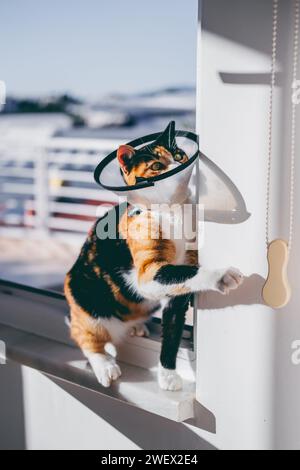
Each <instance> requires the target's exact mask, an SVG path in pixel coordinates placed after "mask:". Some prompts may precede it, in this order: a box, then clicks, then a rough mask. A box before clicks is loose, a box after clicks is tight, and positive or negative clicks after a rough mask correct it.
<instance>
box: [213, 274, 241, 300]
mask: <svg viewBox="0 0 300 470" xmlns="http://www.w3.org/2000/svg"><path fill="white" fill-rule="evenodd" d="M243 281H244V276H243V274H242V273H241V272H240V271H239V270H238V269H236V268H229V269H228V270H227V271H226V272H225V273H223V275H222V277H221V278H220V279H219V281H218V283H217V289H218V291H219V292H221V293H222V294H224V295H226V294H229V292H230V291H231V290H234V289H237V288H238V287H239V286H240V285H241V284H242V283H243Z"/></svg>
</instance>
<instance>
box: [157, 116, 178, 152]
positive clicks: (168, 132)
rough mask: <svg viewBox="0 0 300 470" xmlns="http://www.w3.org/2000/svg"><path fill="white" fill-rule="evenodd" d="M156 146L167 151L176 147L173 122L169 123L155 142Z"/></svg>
mask: <svg viewBox="0 0 300 470" xmlns="http://www.w3.org/2000/svg"><path fill="white" fill-rule="evenodd" d="M155 143H156V145H163V146H164V147H166V148H168V149H172V148H174V147H176V132H175V121H171V122H170V123H169V124H168V126H167V127H166V129H165V130H164V132H163V133H162V134H161V135H160V136H159V137H158V139H157V140H156V142H155Z"/></svg>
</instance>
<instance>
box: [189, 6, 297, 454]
mask: <svg viewBox="0 0 300 470" xmlns="http://www.w3.org/2000/svg"><path fill="white" fill-rule="evenodd" d="M200 3H202V13H201V18H200V23H201V28H200V31H199V51H198V59H199V64H198V65H199V75H198V87H199V96H198V129H199V133H200V142H201V149H202V151H203V152H204V153H205V154H206V155H208V156H209V157H210V158H212V159H213V160H214V162H216V163H217V164H218V165H219V166H220V167H221V168H222V169H223V170H224V171H225V172H226V173H227V174H228V175H229V176H230V177H231V178H232V180H233V181H234V182H235V183H236V185H237V186H238V188H239V189H240V191H241V192H242V194H243V197H244V199H245V202H246V204H247V208H248V211H249V212H250V213H251V217H250V218H249V219H248V220H247V221H246V222H244V223H242V224H240V225H220V224H213V223H212V224H207V225H206V234H205V237H206V238H205V240H206V241H205V245H204V248H203V252H202V257H201V258H202V262H203V263H204V264H206V265H208V266H219V267H224V266H232V265H234V266H237V267H239V268H240V269H241V270H242V271H243V272H244V273H245V274H246V276H247V277H248V279H246V283H245V286H244V288H243V289H242V290H241V291H240V293H239V294H237V295H233V296H232V297H230V298H229V299H224V298H218V296H210V295H206V296H203V297H202V299H201V300H200V304H201V305H202V308H204V310H199V312H198V328H199V334H198V347H197V350H198V374H199V377H200V381H199V382H200V383H199V386H198V391H197V396H198V399H199V401H200V402H201V403H202V404H203V405H204V406H205V407H206V408H208V410H210V411H211V412H212V413H213V414H214V416H215V419H216V434H215V435H213V434H207V433H203V434H202V435H203V436H204V437H205V438H206V439H208V440H209V441H210V442H212V443H213V444H214V445H216V447H218V448H221V449H232V448H233V449H268V448H271V449H274V448H275V447H279V448H282V447H298V448H300V442H299V438H298V435H299V427H300V407H299V398H297V395H298V397H299V396H300V394H299V392H300V367H299V368H298V369H297V367H295V366H292V365H291V360H290V356H291V343H292V340H293V339H298V338H297V337H300V316H299V315H298V313H297V307H296V306H297V303H298V304H299V300H300V299H299V295H300V294H299V291H298V290H297V283H298V282H299V281H298V279H299V274H300V272H299V266H298V265H297V261H296V260H297V257H298V256H299V250H300V245H299V242H298V241H297V239H299V217H298V214H297V213H299V191H298V190H297V195H296V229H295V231H296V233H295V246H294V249H293V253H292V259H291V266H290V276H291V281H292V285H293V289H294V292H293V300H292V302H291V303H290V305H289V306H288V307H287V308H285V309H284V310H282V311H277V312H275V311H272V310H271V309H269V308H267V307H266V306H264V305H262V302H261V299H260V292H261V287H262V284H263V278H264V277H265V275H266V270H267V263H266V248H265V241H264V240H265V199H266V198H265V194H266V170H267V142H268V134H267V130H268V127H267V123H268V114H267V113H268V99H269V87H268V83H269V80H270V77H269V70H270V54H269V51H270V48H271V31H272V29H271V28H272V1H271V0H226V1H224V0H203V1H202V2H200ZM290 6H291V2H290V1H289V0H287V1H283V2H281V9H280V41H282V42H281V44H280V51H279V54H280V62H281V65H282V66H283V65H284V64H285V66H287V64H288V63H289V60H288V57H289V54H288V45H289V40H290V32H291V26H289V23H288V22H289V21H290V20H291V18H290V16H289V15H290ZM285 62H286V63H285ZM286 70H287V69H285V73H286ZM224 74H227V75H225V81H227V83H225V82H224ZM249 74H250V75H249ZM222 77H223V78H222ZM284 78H287V77H286V75H285V76H284ZM287 83H288V84H289V86H290V82H287ZM283 85H285V86H286V83H285V82H284V81H283ZM287 90H288V93H287V92H286V88H285V87H284V86H283V87H282V88H281V89H278V90H277V92H276V118H275V126H276V131H275V139H274V142H275V152H274V153H275V165H274V170H275V171H274V174H273V179H272V182H273V190H274V191H273V199H274V201H275V204H274V210H273V219H272V220H273V224H272V225H273V233H274V236H276V237H279V236H280V237H287V236H288V226H287V224H286V219H287V211H288V201H287V200H286V198H285V194H286V193H287V190H288V189H287V186H288V174H287V172H288V165H289V159H288V157H289V154H288V151H287V148H286V143H287V142H286V141H287V129H286V128H284V127H285V124H286V123H287V116H286V109H287V110H289V109H290V108H289V106H290V105H289V103H290V101H289V100H290V95H291V93H290V88H289V87H288V88H287ZM298 128H299V127H298ZM284 148H285V151H284ZM298 155H299V150H298ZM297 177H298V178H300V167H299V165H298V166H297ZM216 307H217V308H216Z"/></svg>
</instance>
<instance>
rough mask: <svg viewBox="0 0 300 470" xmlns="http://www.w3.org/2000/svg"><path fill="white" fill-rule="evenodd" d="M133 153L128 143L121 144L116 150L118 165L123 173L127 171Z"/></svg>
mask: <svg viewBox="0 0 300 470" xmlns="http://www.w3.org/2000/svg"><path fill="white" fill-rule="evenodd" d="M134 154H135V149H134V148H133V147H131V146H130V145H121V146H120V147H119V148H118V151H117V158H118V160H119V164H120V167H121V168H122V170H123V171H124V173H125V174H128V173H129V166H130V160H131V158H132V157H133V155H134Z"/></svg>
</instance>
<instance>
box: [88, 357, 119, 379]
mask: <svg viewBox="0 0 300 470" xmlns="http://www.w3.org/2000/svg"><path fill="white" fill-rule="evenodd" d="M88 360H89V363H90V365H91V367H92V369H93V372H94V374H95V376H96V378H97V380H98V382H99V383H100V384H101V385H103V387H109V386H110V385H111V383H112V381H114V380H117V379H118V378H119V377H120V376H121V369H120V367H119V366H118V364H117V363H116V362H115V360H114V359H113V358H108V357H106V356H105V355H104V354H89V356H88Z"/></svg>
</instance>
